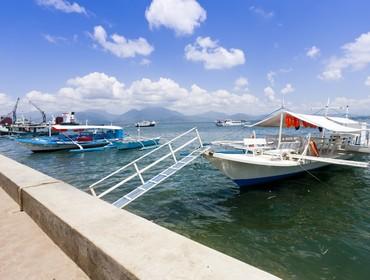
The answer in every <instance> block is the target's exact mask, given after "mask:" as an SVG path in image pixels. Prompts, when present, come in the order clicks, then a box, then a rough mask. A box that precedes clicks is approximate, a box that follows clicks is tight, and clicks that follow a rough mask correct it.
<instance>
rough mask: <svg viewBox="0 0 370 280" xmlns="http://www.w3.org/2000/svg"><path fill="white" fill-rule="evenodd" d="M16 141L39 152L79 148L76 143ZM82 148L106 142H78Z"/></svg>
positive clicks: (105, 143) (97, 145)
mask: <svg viewBox="0 0 370 280" xmlns="http://www.w3.org/2000/svg"><path fill="white" fill-rule="evenodd" d="M18 143H20V144H22V145H23V146H25V147H27V148H28V149H30V150H31V151H32V152H34V153H41V152H56V151H63V150H73V149H79V147H78V146H77V145H76V144H73V143H45V144H36V143H32V142H30V141H22V140H18ZM78 144H79V145H81V146H82V147H83V148H96V147H103V146H105V145H107V144H108V143H107V142H106V141H104V142H91V143H78Z"/></svg>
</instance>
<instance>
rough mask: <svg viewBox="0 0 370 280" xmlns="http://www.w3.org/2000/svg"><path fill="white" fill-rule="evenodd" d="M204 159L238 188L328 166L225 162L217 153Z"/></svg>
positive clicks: (312, 163)
mask: <svg viewBox="0 0 370 280" xmlns="http://www.w3.org/2000/svg"><path fill="white" fill-rule="evenodd" d="M242 156H243V155H242ZM244 157H246V155H244ZM350 157H351V155H348V154H347V155H346V154H343V155H341V156H340V157H337V158H341V159H348V158H350ZM206 158H207V159H208V160H209V161H210V162H211V163H212V164H213V165H214V166H215V167H216V168H217V169H219V170H220V171H221V172H222V173H223V174H225V175H226V176H227V177H229V178H230V179H231V180H233V181H234V182H235V183H236V184H237V185H238V186H240V187H248V186H254V185H262V184H266V183H271V182H274V181H278V180H281V179H286V178H289V177H293V176H296V175H299V174H301V173H305V172H307V171H310V170H314V169H318V168H321V167H325V166H327V165H329V163H323V162H305V163H302V164H299V163H298V162H295V161H289V162H288V164H285V165H281V164H280V162H278V161H277V162H276V164H274V162H271V164H270V165H264V164H258V163H257V162H253V159H251V161H250V162H240V161H236V160H227V159H225V158H223V157H218V155H217V153H216V154H214V155H206Z"/></svg>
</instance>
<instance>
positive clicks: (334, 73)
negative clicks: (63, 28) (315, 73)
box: [319, 32, 370, 80]
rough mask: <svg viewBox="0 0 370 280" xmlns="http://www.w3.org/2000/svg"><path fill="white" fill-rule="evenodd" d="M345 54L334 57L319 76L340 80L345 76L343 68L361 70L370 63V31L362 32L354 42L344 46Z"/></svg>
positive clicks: (325, 78) (324, 78)
mask: <svg viewBox="0 0 370 280" xmlns="http://www.w3.org/2000/svg"><path fill="white" fill-rule="evenodd" d="M342 51H343V54H342V55H341V56H340V57H332V58H331V59H330V61H329V62H328V63H327V65H326V68H325V70H324V71H323V72H322V73H321V75H320V76H319V78H321V79H323V80H338V79H341V78H342V76H343V70H345V69H351V70H353V71H357V70H361V69H363V68H365V67H366V66H367V65H369V64H370V32H368V33H364V34H361V35H360V36H359V37H358V38H356V39H355V41H354V42H351V43H347V44H345V45H343V46H342Z"/></svg>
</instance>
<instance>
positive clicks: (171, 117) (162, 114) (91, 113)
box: [27, 107, 259, 124]
mask: <svg viewBox="0 0 370 280" xmlns="http://www.w3.org/2000/svg"><path fill="white" fill-rule="evenodd" d="M27 115H28V116H27V117H31V119H32V120H35V121H36V120H39V119H40V116H41V115H40V113H39V112H31V113H29V114H27ZM53 115H54V116H60V115H61V113H53ZM50 116H51V115H50V114H48V120H49V119H50V118H51V117H50ZM76 119H77V121H78V122H79V123H81V124H84V123H85V122H86V120H87V121H88V123H89V124H109V123H115V124H132V123H135V122H138V121H142V120H155V121H159V122H213V121H215V120H222V119H232V120H256V119H259V117H258V116H251V115H247V114H243V113H239V114H233V115H228V114H225V113H220V112H215V111H210V112H206V113H202V114H197V115H184V114H182V113H179V112H177V111H174V110H169V109H166V108H163V107H148V108H144V109H141V110H138V109H132V110H129V111H127V112H126V113H123V114H121V115H116V114H111V113H108V112H106V111H104V110H87V111H82V112H76Z"/></svg>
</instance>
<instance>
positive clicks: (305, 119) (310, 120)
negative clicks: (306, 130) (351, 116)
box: [249, 110, 361, 133]
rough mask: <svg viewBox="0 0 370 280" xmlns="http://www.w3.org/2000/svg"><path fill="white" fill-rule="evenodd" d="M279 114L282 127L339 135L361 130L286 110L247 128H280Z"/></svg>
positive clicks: (319, 117)
mask: <svg viewBox="0 0 370 280" xmlns="http://www.w3.org/2000/svg"><path fill="white" fill-rule="evenodd" d="M281 114H283V123H282V124H283V127H285V128H289V127H293V128H294V127H296V126H303V127H311V128H314V127H321V128H325V129H327V130H330V131H333V132H339V133H349V132H360V131H361V129H359V128H353V127H349V126H344V125H342V124H339V123H338V122H335V121H333V120H331V119H330V118H328V117H325V116H317V115H308V114H299V113H294V112H290V111H286V110H281V111H278V112H276V113H275V114H273V115H271V116H269V117H267V118H266V119H264V120H261V121H259V122H257V123H255V124H252V125H249V127H254V126H262V127H279V126H280V118H281Z"/></svg>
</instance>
